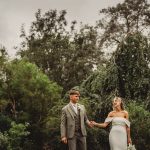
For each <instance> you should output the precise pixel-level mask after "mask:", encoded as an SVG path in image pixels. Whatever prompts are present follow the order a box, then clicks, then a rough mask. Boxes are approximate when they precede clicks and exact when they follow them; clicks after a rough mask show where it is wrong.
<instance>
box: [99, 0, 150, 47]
mask: <svg viewBox="0 0 150 150" xmlns="http://www.w3.org/2000/svg"><path fill="white" fill-rule="evenodd" d="M149 8H150V4H149V3H148V1H147V0H134V1H132V0H124V2H122V3H119V4H117V5H116V6H112V7H108V8H104V9H102V10H100V15H101V16H104V17H103V19H101V20H99V21H98V22H97V26H98V27H99V28H100V29H101V30H102V31H103V32H102V33H101V39H100V46H104V47H107V48H108V47H110V49H111V50H112V49H113V50H115V45H118V44H119V43H120V42H121V41H122V39H124V37H126V36H127V35H128V34H129V33H135V32H141V31H142V33H143V34H145V35H146V36H148V32H149V26H150V21H149V20H150V10H149Z"/></svg>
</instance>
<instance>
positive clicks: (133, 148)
mask: <svg viewBox="0 0 150 150" xmlns="http://www.w3.org/2000/svg"><path fill="white" fill-rule="evenodd" d="M127 150H136V148H135V146H134V145H132V144H129V146H128V147H127Z"/></svg>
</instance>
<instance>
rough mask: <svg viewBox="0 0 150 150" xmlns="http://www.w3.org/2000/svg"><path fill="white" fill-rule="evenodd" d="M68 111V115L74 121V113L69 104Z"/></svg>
mask: <svg viewBox="0 0 150 150" xmlns="http://www.w3.org/2000/svg"><path fill="white" fill-rule="evenodd" d="M68 111H69V113H70V115H71V116H72V118H73V119H74V114H75V112H74V110H73V108H72V106H71V104H70V103H69V104H68Z"/></svg>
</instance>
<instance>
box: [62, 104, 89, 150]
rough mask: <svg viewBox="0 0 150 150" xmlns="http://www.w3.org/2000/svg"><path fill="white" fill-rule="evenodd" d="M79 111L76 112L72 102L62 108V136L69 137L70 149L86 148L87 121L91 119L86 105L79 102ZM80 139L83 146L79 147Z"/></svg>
mask: <svg viewBox="0 0 150 150" xmlns="http://www.w3.org/2000/svg"><path fill="white" fill-rule="evenodd" d="M77 107H78V113H75V111H74V109H73V106H72V105H71V103H69V104H68V105H66V106H65V107H64V108H63V109H62V116H61V138H63V137H67V140H68V146H69V150H86V135H87V133H86V128H85V123H88V122H89V120H88V118H87V115H86V111H85V107H84V106H83V105H81V104H77ZM77 141H79V144H80V143H81V146H80V145H79V144H78V145H79V147H77V144H76V142H77Z"/></svg>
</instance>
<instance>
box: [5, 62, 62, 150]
mask: <svg viewBox="0 0 150 150" xmlns="http://www.w3.org/2000/svg"><path fill="white" fill-rule="evenodd" d="M6 71H7V72H6V85H7V86H6V88H5V91H6V95H4V97H5V99H6V100H7V101H8V106H7V110H6V114H7V115H8V116H10V117H11V118H12V119H15V120H16V121H17V122H22V123H24V122H28V123H29V124H30V126H29V128H28V131H29V132H31V134H30V136H29V141H31V143H34V144H33V145H34V146H35V147H32V146H30V144H29V143H28V144H27V145H29V148H30V149H41V148H42V146H43V143H44V140H45V138H44V137H45V135H46V134H47V133H46V132H48V131H45V124H46V122H47V121H46V118H47V116H48V112H49V110H50V109H52V107H53V106H55V105H56V104H57V102H58V101H59V99H60V96H61V91H62V88H61V87H60V86H58V85H57V84H56V83H54V82H52V81H50V80H49V78H48V77H47V76H46V75H44V74H43V73H42V71H40V69H39V68H38V67H37V66H36V65H34V64H31V63H29V62H27V61H24V60H21V61H18V60H14V61H12V62H10V63H8V64H7V70H6ZM37 145H38V147H37Z"/></svg>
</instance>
